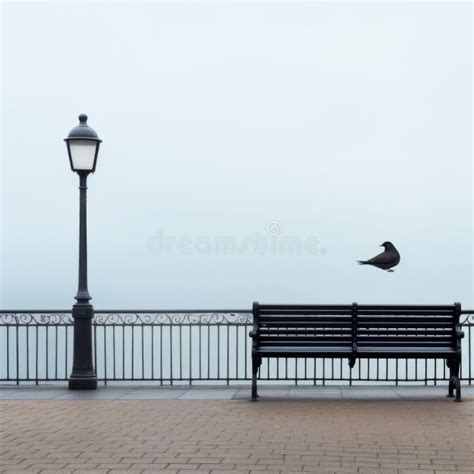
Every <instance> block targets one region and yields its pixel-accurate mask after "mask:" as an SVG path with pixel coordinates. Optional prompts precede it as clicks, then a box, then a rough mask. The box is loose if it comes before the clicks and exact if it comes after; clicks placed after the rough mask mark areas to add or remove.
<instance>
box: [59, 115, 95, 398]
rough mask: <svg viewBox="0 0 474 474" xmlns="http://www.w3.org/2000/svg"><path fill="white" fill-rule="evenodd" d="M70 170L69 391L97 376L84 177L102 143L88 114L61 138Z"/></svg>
mask: <svg viewBox="0 0 474 474" xmlns="http://www.w3.org/2000/svg"><path fill="white" fill-rule="evenodd" d="M64 141H65V142H66V145H67V151H68V154H69V162H70V164H71V169H72V171H75V172H76V173H77V174H78V175H79V192H80V198H79V285H78V289H77V294H76V296H75V299H76V300H77V302H76V303H75V304H74V305H73V307H72V316H73V318H74V355H73V363H72V372H71V376H70V377H69V389H71V390H90V389H96V388H97V375H96V373H95V370H94V362H93V358H92V318H93V317H94V308H93V307H92V305H91V304H90V303H89V301H90V299H91V296H90V294H89V290H88V288H87V176H88V175H89V173H93V172H94V171H95V165H96V163H97V155H98V153H99V146H100V143H101V142H102V140H99V137H98V136H97V133H96V132H95V131H94V130H93V129H92V128H90V127H89V125H87V115H84V114H82V115H79V125H78V126H77V127H75V128H73V129H72V130H71V131H70V132H69V135H68V136H67V138H65V139H64Z"/></svg>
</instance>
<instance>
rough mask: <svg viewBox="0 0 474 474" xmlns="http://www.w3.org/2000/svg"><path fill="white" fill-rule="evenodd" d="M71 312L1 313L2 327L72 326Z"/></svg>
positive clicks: (0, 323)
mask: <svg viewBox="0 0 474 474" xmlns="http://www.w3.org/2000/svg"><path fill="white" fill-rule="evenodd" d="M73 323H74V320H73V318H72V315H71V313H70V312H67V311H64V312H57V311H51V312H49V311H44V312H38V311H34V312H27V311H22V312H0V326H72V325H73Z"/></svg>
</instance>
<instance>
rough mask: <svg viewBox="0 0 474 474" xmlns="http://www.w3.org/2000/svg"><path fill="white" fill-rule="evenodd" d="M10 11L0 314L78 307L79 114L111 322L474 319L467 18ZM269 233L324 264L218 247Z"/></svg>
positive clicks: (100, 291) (101, 303)
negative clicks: (252, 313) (265, 313)
mask: <svg viewBox="0 0 474 474" xmlns="http://www.w3.org/2000/svg"><path fill="white" fill-rule="evenodd" d="M1 9H2V54H1V58H2V93H1V111H2V149H1V150H2V151H1V155H2V156H1V173H2V185H1V186H2V187H1V189H2V192H1V198H2V218H1V225H2V228H1V237H2V241H1V242H2V244H1V245H2V248H1V277H2V292H1V301H0V304H1V307H2V308H11V309H15V308H41V309H43V308H51V309H54V308H58V309H62V308H68V307H70V306H71V304H73V302H74V295H75V292H76V287H77V256H78V255H77V253H78V189H77V186H78V178H77V176H76V175H75V174H73V173H72V172H71V170H70V168H69V163H68V159H67V153H66V147H65V145H64V142H63V138H64V137H65V136H66V135H67V134H68V132H69V131H70V129H71V128H73V127H74V126H75V125H76V124H77V116H78V115H79V114H80V113H86V114H88V115H89V124H90V125H91V126H92V127H93V128H94V129H95V130H96V131H97V133H98V134H99V136H100V138H101V139H102V140H103V144H102V148H101V151H100V154H99V158H98V164H97V170H96V173H95V174H94V175H92V176H90V178H89V201H88V204H89V290H90V293H91V295H92V296H93V300H92V303H93V304H94V305H95V307H96V308H101V309H109V308H127V309H132V308H137V309H139V308H148V309H159V308H250V306H251V303H252V301H253V300H258V301H260V302H261V303H279V302H287V303H351V302H352V301H357V302H359V303H433V304H434V303H444V304H448V303H449V304H450V303H453V302H454V301H461V302H462V303H463V305H464V306H465V307H469V306H472V305H473V304H474V302H473V300H472V290H473V286H472V267H473V261H472V240H473V233H472V194H471V193H472V166H471V160H472V144H471V140H472V72H471V71H472V69H471V66H472V43H471V34H472V12H471V9H472V6H471V4H470V3H468V2H465V3H451V2H445V3H439V2H438V3H429V2H425V3H410V2H403V3H400V2H398V3H388V2H381V3H375V2H370V3H358V2H352V3H342V2H341V3H339V2H338V3H334V2H333V3H311V2H304V3H303V2H302V3H291V2H276V3H272V2H266V3H249V2H247V3H238V2H226V3H217V2H216V3H213V2H203V3H200V2H193V3H185V2H173V3H171V2H169V3H161V2H144V3H141V2H119V3H115V2H107V3H100V2H97V3H96V2H85V3H72V2H69V3H59V2H51V3H42V2H36V3H26V2H4V3H3V4H2V6H1ZM255 234H259V236H260V237H264V238H269V237H270V236H271V239H274V240H275V239H276V241H277V242H280V241H281V240H282V239H285V238H287V237H289V236H292V237H295V238H296V239H297V240H298V241H300V242H306V241H307V239H317V252H302V254H301V255H295V254H291V253H290V252H281V251H280V252H279V251H277V252H272V251H271V250H269V251H268V252H261V251H260V252H259V251H256V250H255V248H251V246H250V247H249V248H247V249H244V251H242V252H239V253H238V254H234V255H222V253H221V254H219V253H218V252H215V251H213V250H212V249H211V250H206V245H207V243H208V242H211V244H212V243H213V242H215V241H216V239H217V240H218V239H219V238H220V237H226V236H227V237H228V238H231V239H233V241H235V242H236V243H237V244H239V245H240V243H242V242H243V241H246V242H247V243H248V237H249V236H252V238H255ZM160 236H164V237H165V238H171V240H169V242H181V244H179V245H178V244H176V245H174V244H173V245H172V244H170V245H172V247H173V248H171V250H170V251H161V250H160V243H159V242H160V238H161V237H160ZM173 239H175V240H173ZM271 239H270V240H271ZM386 240H391V241H392V242H393V243H394V244H395V245H396V246H397V248H398V249H399V251H400V253H401V257H402V260H401V263H400V265H399V266H398V267H396V268H395V272H394V273H387V272H384V271H381V270H378V269H375V268H370V267H361V266H358V265H357V264H356V263H355V261H356V260H357V259H365V258H369V257H372V256H373V255H375V254H376V253H378V252H380V251H381V249H380V248H379V247H378V245H380V244H381V243H382V242H383V241H386ZM183 242H184V243H185V244H183ZM196 242H197V243H196ZM194 244H196V246H195V247H194ZM203 247H204V251H203V250H202V248H203ZM183 248H184V250H183Z"/></svg>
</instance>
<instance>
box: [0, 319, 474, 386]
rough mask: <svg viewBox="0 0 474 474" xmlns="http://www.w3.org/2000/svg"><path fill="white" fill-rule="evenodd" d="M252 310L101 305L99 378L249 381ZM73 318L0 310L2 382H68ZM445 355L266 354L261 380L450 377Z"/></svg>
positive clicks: (465, 361)
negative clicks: (350, 358) (351, 359)
mask: <svg viewBox="0 0 474 474" xmlns="http://www.w3.org/2000/svg"><path fill="white" fill-rule="evenodd" d="M461 324H462V327H463V330H464V332H465V338H464V339H463V342H462V344H463V345H462V351H463V355H462V366H461V379H462V381H463V382H465V383H466V382H467V383H469V384H471V383H472V380H473V368H474V355H473V352H472V339H473V337H474V334H473V333H474V329H473V327H474V310H468V311H463V314H462V317H461ZM251 328H252V313H251V312H250V311H247V310H235V311H233V310H192V311H187V310H174V311H160V310H151V311H146V310H121V311H114V310H102V311H97V310H96V311H95V317H94V320H93V337H94V363H95V367H96V371H97V377H98V380H100V381H103V382H105V383H107V382H108V381H129V382H132V381H142V382H143V381H150V382H155V383H157V382H158V383H160V384H173V383H176V382H179V383H189V384H191V383H193V382H206V381H207V382H221V383H222V382H224V383H227V384H229V383H231V382H237V381H247V380H250V378H251V343H250V341H249V337H248V333H249V331H250V330H251ZM72 341H73V319H72V316H71V312H70V311H68V310H47V311H39V310H35V311H28V310H25V311H19V310H15V311H0V382H12V383H16V384H20V382H36V383H40V382H44V381H66V380H67V379H68V377H69V375H70V371H71V365H72ZM448 374H449V371H448V370H447V369H446V366H445V364H444V361H443V360H437V361H436V360H433V359H375V360H358V361H357V363H356V365H355V367H354V368H353V369H352V370H351V369H350V368H349V366H348V364H347V360H346V359H340V358H323V359H313V358H307V359H292V358H276V359H270V360H268V361H267V360H264V361H263V363H262V366H261V369H260V374H259V378H260V380H268V381H292V382H293V383H295V384H296V383H311V384H314V385H316V384H326V383H328V382H329V383H347V384H352V383H353V382H385V383H396V384H398V383H400V382H418V383H424V384H437V383H438V382H440V381H447V380H448Z"/></svg>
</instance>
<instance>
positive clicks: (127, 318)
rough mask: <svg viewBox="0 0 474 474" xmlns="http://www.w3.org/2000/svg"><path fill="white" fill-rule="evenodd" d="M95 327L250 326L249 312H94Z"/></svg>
mask: <svg viewBox="0 0 474 474" xmlns="http://www.w3.org/2000/svg"><path fill="white" fill-rule="evenodd" d="M94 324H96V325H101V326H104V325H111V326H113V325H170V326H182V325H190V324H193V325H194V324H195V325H199V324H206V325H209V324H211V325H220V324H230V325H246V324H252V313H250V312H248V313H247V312H243V311H241V312H229V313H228V312H221V311H215V312H178V313H177V312H169V313H168V312H156V313H155V312H149V313H141V312H140V313H138V312H129V313H128V312H126V313H124V312H120V313H114V312H96V314H95V318H94Z"/></svg>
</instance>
